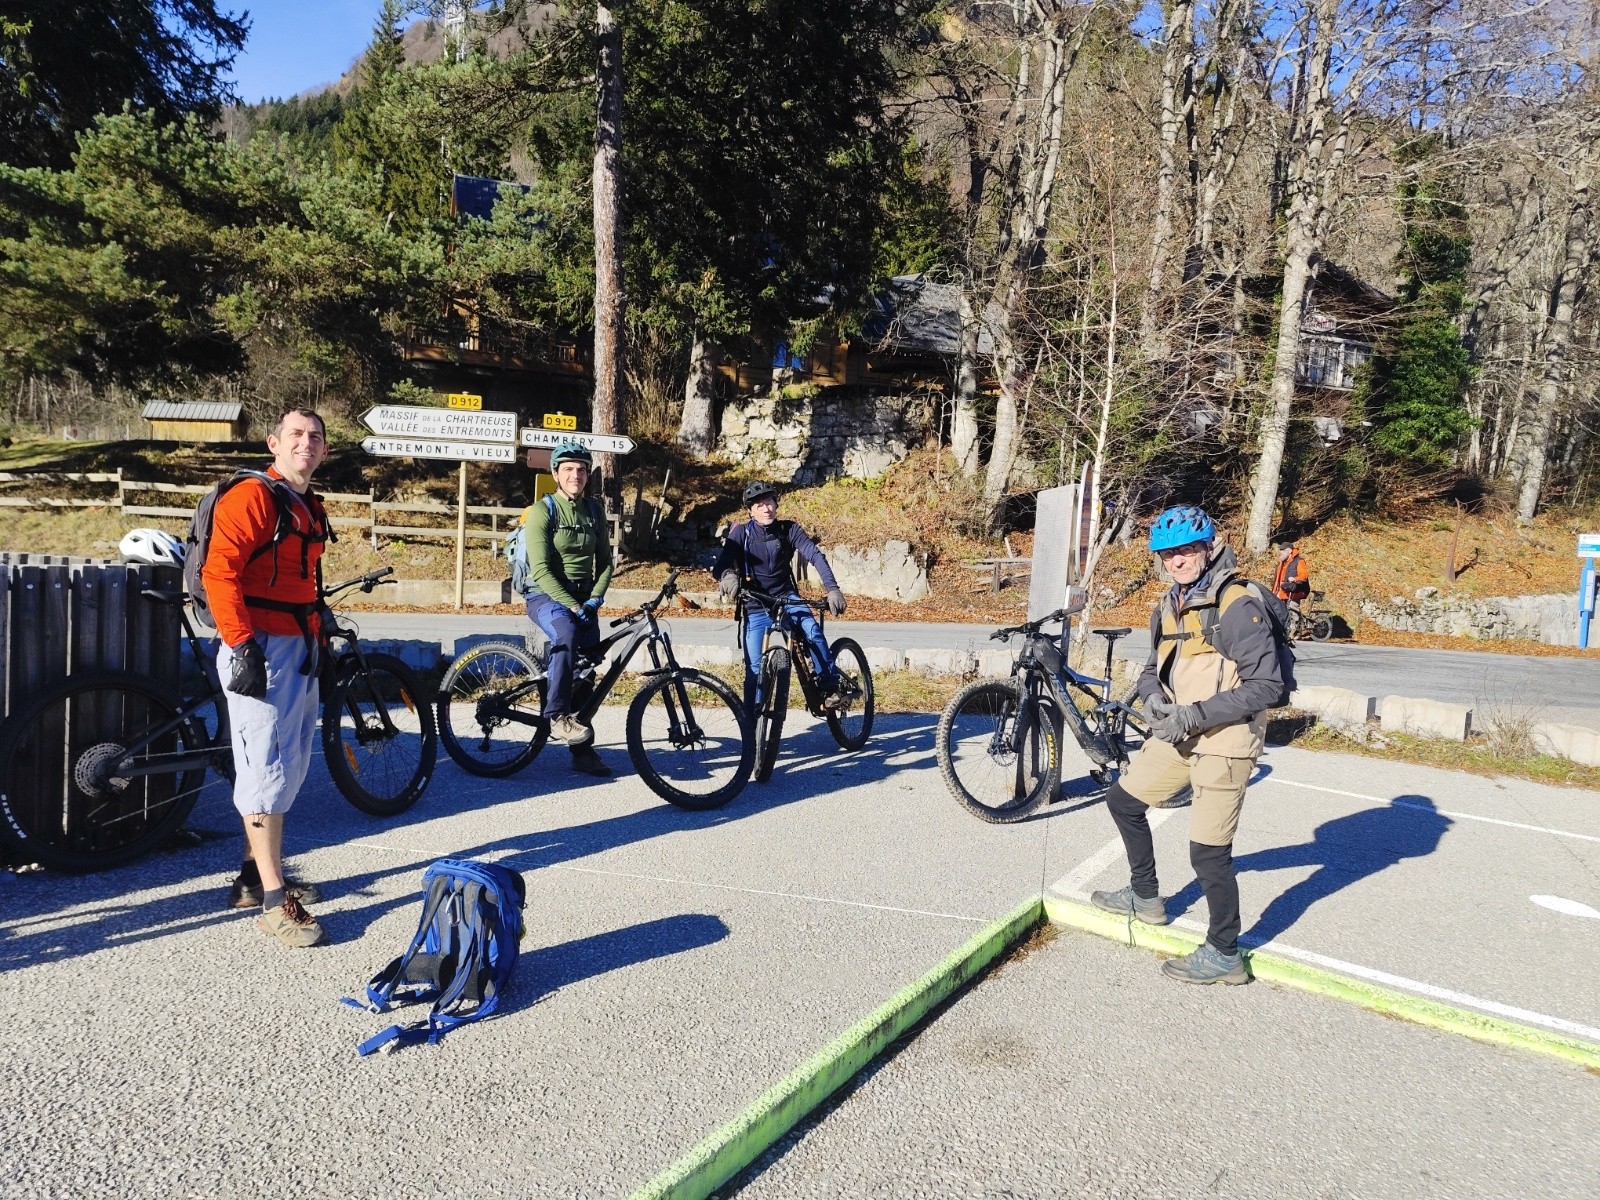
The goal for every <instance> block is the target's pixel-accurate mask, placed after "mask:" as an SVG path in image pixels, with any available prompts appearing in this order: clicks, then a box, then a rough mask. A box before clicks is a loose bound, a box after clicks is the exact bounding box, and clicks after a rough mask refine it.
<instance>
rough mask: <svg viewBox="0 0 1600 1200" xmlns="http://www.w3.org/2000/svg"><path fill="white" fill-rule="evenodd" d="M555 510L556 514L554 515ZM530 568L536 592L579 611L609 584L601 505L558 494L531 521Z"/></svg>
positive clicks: (535, 508) (607, 543) (543, 503)
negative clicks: (570, 498)
mask: <svg viewBox="0 0 1600 1200" xmlns="http://www.w3.org/2000/svg"><path fill="white" fill-rule="evenodd" d="M552 509H553V510H554V511H553V513H552ZM527 545H528V567H529V574H530V575H531V576H532V579H533V586H534V588H535V590H537V591H540V592H543V593H544V594H545V595H546V596H549V597H550V598H551V599H552V600H555V601H557V602H558V603H560V604H564V605H566V606H567V607H568V608H577V607H578V606H579V605H580V604H582V603H583V602H584V601H585V600H588V599H590V598H591V597H599V596H604V595H605V593H606V588H607V587H609V586H610V585H611V568H612V563H611V537H610V533H609V531H608V530H607V529H606V522H605V514H604V513H603V512H602V511H601V509H600V505H599V504H597V503H596V502H595V501H593V500H591V499H589V498H588V497H587V496H583V497H579V499H577V500H576V501H574V500H569V499H567V498H566V496H564V495H562V494H561V493H559V492H557V493H556V494H555V495H553V496H547V497H546V498H545V499H543V500H541V501H540V502H539V503H538V504H535V505H534V506H533V512H532V513H530V514H529V516H528V532H527Z"/></svg>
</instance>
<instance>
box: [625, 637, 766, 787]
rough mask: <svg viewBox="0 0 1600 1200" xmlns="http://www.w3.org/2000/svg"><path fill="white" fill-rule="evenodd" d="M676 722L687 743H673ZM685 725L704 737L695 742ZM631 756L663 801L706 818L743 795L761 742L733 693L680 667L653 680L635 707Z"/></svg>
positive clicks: (716, 681) (703, 675)
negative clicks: (757, 741)
mask: <svg viewBox="0 0 1600 1200" xmlns="http://www.w3.org/2000/svg"><path fill="white" fill-rule="evenodd" d="M685 693H686V694H687V697H688V700H689V711H687V712H685V711H684V710H683V707H682V700H683V697H684V695H685ZM669 715H670V716H672V717H673V718H676V719H677V721H678V722H679V736H680V738H682V739H683V740H681V741H679V742H677V743H675V742H673V741H672V740H671V738H670V736H669V725H668V722H667V718H668V716H669ZM684 722H690V723H692V727H693V729H694V730H695V731H698V736H696V737H694V738H692V739H689V738H687V736H686V735H687V733H688V732H689V731H690V727H689V726H688V725H685V724H684ZM628 757H629V758H631V759H632V760H633V766H634V770H636V771H638V772H639V778H641V779H642V780H644V782H645V786H646V787H648V788H649V789H650V790H651V791H652V792H654V793H655V794H656V795H658V796H660V797H661V798H662V799H663V800H665V801H667V802H668V803H669V804H675V805H677V806H678V807H679V808H686V809H691V810H694V811H701V810H704V809H710V808H720V807H722V805H724V804H726V803H728V801H730V800H732V799H733V798H734V797H735V796H737V795H738V794H739V792H740V791H741V790H743V788H744V785H745V784H746V783H748V782H749V780H750V773H751V770H752V768H753V767H754V765H755V739H754V738H753V737H752V735H751V729H750V722H749V720H748V719H747V718H746V716H745V711H744V703H743V701H742V700H740V698H739V697H738V696H736V695H735V694H734V691H733V689H732V688H730V687H729V686H728V685H727V684H725V683H723V682H722V680H720V679H718V678H717V677H716V676H715V675H708V674H706V673H705V672H704V671H695V670H691V669H689V668H686V667H678V668H674V669H672V670H669V671H666V672H663V673H662V674H660V675H657V676H655V677H654V678H652V679H651V680H650V681H649V682H648V683H647V684H645V686H644V687H643V688H642V689H641V690H640V692H639V694H638V695H637V696H635V697H634V698H633V703H632V704H631V705H629V707H628Z"/></svg>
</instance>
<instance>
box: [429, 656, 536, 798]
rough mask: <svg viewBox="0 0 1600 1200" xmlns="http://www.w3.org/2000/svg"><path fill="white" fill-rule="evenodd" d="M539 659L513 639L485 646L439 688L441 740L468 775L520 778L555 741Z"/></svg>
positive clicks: (460, 662) (459, 662)
mask: <svg viewBox="0 0 1600 1200" xmlns="http://www.w3.org/2000/svg"><path fill="white" fill-rule="evenodd" d="M544 698H545V678H544V668H543V666H542V665H541V664H540V662H539V660H538V659H537V658H535V657H534V656H533V654H532V653H531V652H530V651H529V650H527V649H526V648H525V647H524V646H522V645H521V644H519V643H517V642H512V641H494V642H480V643H479V644H478V645H476V646H474V647H473V648H472V649H470V650H468V651H467V652H466V653H465V654H463V655H461V656H460V657H459V658H457V659H456V661H455V662H454V663H453V664H451V667H450V670H449V671H448V672H447V673H446V674H445V677H444V681H443V682H442V683H441V684H440V685H439V703H438V715H439V736H440V737H441V738H443V739H444V748H445V750H446V752H447V753H448V754H449V755H450V757H451V758H453V759H455V760H456V763H457V764H458V765H459V766H460V767H461V769H462V770H463V771H465V772H467V774H469V775H478V776H481V777H483V778H485V779H499V778H503V777H504V776H507V775H515V774H516V773H517V772H518V771H520V770H522V768H523V767H525V766H527V765H528V764H529V763H531V762H532V761H533V760H534V759H535V758H537V757H538V756H539V751H541V750H543V749H544V744H545V742H546V740H548V739H549V737H550V722H549V721H547V720H545V718H544Z"/></svg>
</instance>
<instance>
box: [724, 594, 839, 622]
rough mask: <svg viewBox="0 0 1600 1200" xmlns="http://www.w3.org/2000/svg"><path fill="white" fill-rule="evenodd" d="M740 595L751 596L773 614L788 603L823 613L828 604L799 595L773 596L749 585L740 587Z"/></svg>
mask: <svg viewBox="0 0 1600 1200" xmlns="http://www.w3.org/2000/svg"><path fill="white" fill-rule="evenodd" d="M740 595H743V596H750V597H753V598H754V599H755V600H756V601H758V602H759V603H760V604H761V606H762V607H763V608H765V609H766V610H767V611H768V612H769V613H771V614H773V615H774V616H776V615H777V614H778V613H779V612H781V611H782V610H783V609H784V608H785V607H786V606H788V605H790V604H804V605H805V606H806V607H808V608H810V609H812V610H813V611H814V612H817V613H824V612H826V611H827V610H828V605H827V604H826V602H824V601H821V600H807V599H806V598H805V597H804V596H800V595H795V596H774V595H771V594H770V593H768V592H763V591H758V590H757V589H755V588H750V587H747V588H743V589H741V590H740Z"/></svg>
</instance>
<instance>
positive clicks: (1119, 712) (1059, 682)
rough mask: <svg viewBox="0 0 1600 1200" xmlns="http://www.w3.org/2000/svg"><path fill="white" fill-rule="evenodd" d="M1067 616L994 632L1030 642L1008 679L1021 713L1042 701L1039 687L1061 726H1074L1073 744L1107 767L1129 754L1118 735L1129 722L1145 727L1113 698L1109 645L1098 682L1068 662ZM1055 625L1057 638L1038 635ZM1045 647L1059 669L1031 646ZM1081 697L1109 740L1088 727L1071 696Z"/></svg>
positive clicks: (1056, 615)
mask: <svg viewBox="0 0 1600 1200" xmlns="http://www.w3.org/2000/svg"><path fill="white" fill-rule="evenodd" d="M1069 615H1070V614H1069V613H1067V612H1066V610H1060V611H1058V612H1055V613H1051V614H1050V615H1049V616H1045V617H1041V618H1040V619H1039V620H1037V621H1029V622H1027V623H1026V624H1024V625H1019V626H1015V627H1013V628H1011V629H1006V630H998V631H996V633H995V634H993V635H991V636H994V637H1000V636H1001V635H1004V636H1005V638H1006V639H1009V638H1010V637H1011V636H1012V635H1014V634H1018V633H1021V634H1023V635H1024V636H1025V637H1026V638H1027V639H1028V641H1027V642H1025V643H1024V644H1023V648H1022V653H1021V654H1019V655H1018V656H1017V661H1016V663H1015V664H1013V666H1012V668H1011V675H1012V678H1013V679H1014V680H1016V682H1017V688H1018V691H1019V693H1020V694H1021V696H1022V705H1023V706H1024V708H1026V707H1028V706H1031V705H1035V704H1037V703H1039V701H1040V695H1039V690H1040V684H1041V683H1042V684H1043V689H1044V692H1045V694H1047V695H1048V697H1049V699H1050V702H1051V703H1052V704H1053V705H1054V706H1055V709H1056V712H1057V713H1058V714H1059V717H1060V721H1061V723H1062V724H1063V725H1064V724H1065V723H1066V722H1067V721H1068V720H1069V719H1070V720H1071V721H1072V734H1073V738H1074V739H1075V740H1076V741H1077V743H1078V745H1079V746H1081V747H1082V748H1083V750H1084V752H1085V753H1086V754H1088V755H1089V757H1090V758H1092V759H1094V760H1095V762H1096V764H1097V765H1098V766H1102V767H1103V766H1105V765H1106V764H1107V763H1109V762H1113V761H1118V762H1120V761H1125V760H1126V758H1127V754H1126V751H1125V748H1124V746H1123V740H1122V731H1123V729H1124V728H1125V727H1126V726H1127V723H1128V722H1129V721H1130V720H1132V721H1133V722H1134V725H1135V727H1136V728H1138V729H1141V730H1142V728H1143V723H1142V721H1141V720H1140V718H1139V714H1138V713H1137V712H1136V711H1135V710H1134V709H1133V708H1132V707H1130V706H1129V705H1127V704H1124V703H1123V702H1122V701H1120V700H1114V699H1112V698H1111V669H1110V668H1111V657H1112V653H1113V649H1112V646H1111V645H1110V644H1107V646H1106V678H1104V679H1100V678H1097V677H1096V676H1093V675H1087V674H1085V673H1083V672H1082V671H1078V670H1076V669H1074V668H1073V666H1072V665H1071V663H1070V662H1069V661H1068V657H1067V656H1068V651H1069V650H1070V648H1071V644H1072V643H1071V633H1070V631H1069V626H1068V624H1067V623H1066V620H1065V618H1066V617H1067V616H1069ZM1055 620H1061V621H1062V627H1061V633H1060V634H1059V635H1058V636H1057V637H1056V638H1055V639H1054V641H1053V643H1052V640H1051V639H1050V638H1049V637H1048V636H1046V635H1044V634H1042V633H1040V627H1041V626H1043V625H1046V624H1049V623H1051V622H1052V621H1055ZM1036 641H1037V642H1038V643H1039V644H1042V645H1043V646H1046V647H1048V648H1049V650H1050V651H1051V654H1053V655H1056V656H1059V658H1060V663H1059V665H1057V664H1053V663H1050V662H1048V661H1047V659H1048V658H1049V657H1051V655H1040V654H1039V653H1038V652H1037V650H1036V647H1035V644H1034V643H1035V642H1036ZM1074 690H1076V691H1078V692H1081V693H1082V694H1083V695H1084V696H1085V697H1087V698H1088V700H1089V701H1090V702H1091V706H1092V707H1091V708H1090V710H1089V711H1090V712H1092V713H1094V714H1095V715H1096V716H1097V717H1099V719H1100V720H1099V725H1100V727H1101V729H1103V730H1107V731H1109V732H1110V734H1111V736H1110V737H1106V736H1105V735H1104V734H1101V733H1097V732H1096V731H1094V730H1092V729H1091V728H1090V727H1089V721H1088V718H1087V714H1085V713H1084V712H1083V711H1082V710H1081V709H1080V708H1079V707H1078V705H1077V704H1075V703H1074V702H1073V699H1072V692H1073V691H1074ZM1017 726H1018V729H1019V730H1021V729H1023V728H1026V723H1025V722H1023V721H1020V720H1019V721H1018V723H1017Z"/></svg>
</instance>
